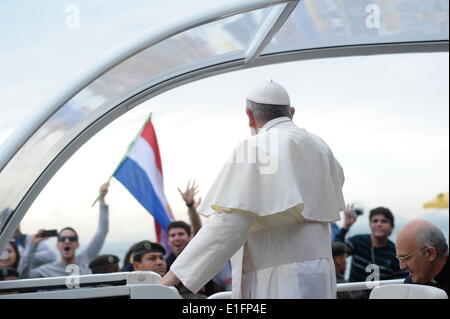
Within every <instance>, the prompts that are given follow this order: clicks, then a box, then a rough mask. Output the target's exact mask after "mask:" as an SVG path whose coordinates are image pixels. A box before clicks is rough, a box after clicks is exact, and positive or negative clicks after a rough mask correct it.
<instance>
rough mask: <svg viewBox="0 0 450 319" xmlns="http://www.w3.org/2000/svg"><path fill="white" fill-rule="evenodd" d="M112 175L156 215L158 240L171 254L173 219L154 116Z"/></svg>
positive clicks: (145, 125)
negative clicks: (170, 231)
mask: <svg viewBox="0 0 450 319" xmlns="http://www.w3.org/2000/svg"><path fill="white" fill-rule="evenodd" d="M113 176H114V177H115V178H116V179H117V180H118V181H119V182H121V183H122V184H123V186H125V187H126V188H127V189H128V191H129V192H130V193H131V194H132V195H133V196H134V197H135V198H136V199H137V201H138V202H139V203H141V205H142V206H144V208H145V209H146V210H147V211H148V212H149V213H150V214H151V215H152V216H153V218H154V219H155V231H156V236H157V241H158V242H160V243H161V244H162V245H163V246H165V248H166V251H167V254H168V253H170V248H169V246H168V242H167V226H168V225H169V223H170V222H172V221H173V215H172V212H171V210H170V207H169V204H168V203H167V199H166V196H165V195H164V183H163V172H162V165H161V156H160V153H159V147H158V140H157V138H156V133H155V129H154V128H153V125H152V122H151V116H150V117H149V118H148V120H147V121H146V123H145V124H144V126H143V128H142V129H141V131H140V134H138V136H137V137H136V138H135V140H134V141H133V142H132V143H131V144H130V147H129V149H128V152H127V154H126V155H125V156H124V158H123V160H122V161H121V163H120V164H119V167H118V168H117V169H116V171H115V173H114V174H113Z"/></svg>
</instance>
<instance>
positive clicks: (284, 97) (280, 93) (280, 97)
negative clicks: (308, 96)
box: [247, 80, 291, 105]
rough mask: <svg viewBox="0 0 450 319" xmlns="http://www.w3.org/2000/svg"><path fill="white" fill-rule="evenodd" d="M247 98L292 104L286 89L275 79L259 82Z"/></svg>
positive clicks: (266, 102) (277, 103)
mask: <svg viewBox="0 0 450 319" xmlns="http://www.w3.org/2000/svg"><path fill="white" fill-rule="evenodd" d="M247 99H249V100H251V101H253V102H256V103H262V104H272V105H291V101H290V99H289V94H288V92H287V91H286V89H285V88H284V87H282V86H281V85H280V84H278V83H276V82H274V81H273V80H270V81H265V82H262V83H260V84H258V85H257V86H256V87H255V88H254V89H253V90H252V91H251V92H250V94H249V95H248V96H247Z"/></svg>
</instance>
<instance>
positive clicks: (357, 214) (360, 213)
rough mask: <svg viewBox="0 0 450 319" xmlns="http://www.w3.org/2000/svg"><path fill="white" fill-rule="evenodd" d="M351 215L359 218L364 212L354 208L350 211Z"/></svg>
mask: <svg viewBox="0 0 450 319" xmlns="http://www.w3.org/2000/svg"><path fill="white" fill-rule="evenodd" d="M352 214H354V215H356V216H360V215H363V214H364V211H363V209H362V208H359V207H358V208H354V209H353V210H352Z"/></svg>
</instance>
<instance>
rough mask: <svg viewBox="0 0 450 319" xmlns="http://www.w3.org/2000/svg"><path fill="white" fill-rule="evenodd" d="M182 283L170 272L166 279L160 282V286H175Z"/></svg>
mask: <svg viewBox="0 0 450 319" xmlns="http://www.w3.org/2000/svg"><path fill="white" fill-rule="evenodd" d="M179 283H180V279H178V277H177V276H175V274H174V273H173V272H171V271H170V270H169V271H168V272H167V274H165V275H164V277H163V278H162V279H161V281H160V282H159V284H160V285H164V286H175V285H178V284H179Z"/></svg>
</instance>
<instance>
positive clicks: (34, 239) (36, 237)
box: [31, 229, 48, 244]
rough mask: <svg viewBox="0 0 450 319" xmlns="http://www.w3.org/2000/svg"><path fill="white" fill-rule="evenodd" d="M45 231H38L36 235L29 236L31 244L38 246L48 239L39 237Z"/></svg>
mask: <svg viewBox="0 0 450 319" xmlns="http://www.w3.org/2000/svg"><path fill="white" fill-rule="evenodd" d="M44 231H45V229H39V230H38V232H37V233H36V234H34V235H33V236H31V242H32V243H33V244H39V243H40V242H41V241H43V240H46V239H48V237H41V234H42V233H43V232H44Z"/></svg>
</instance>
